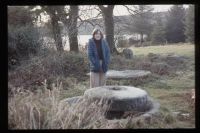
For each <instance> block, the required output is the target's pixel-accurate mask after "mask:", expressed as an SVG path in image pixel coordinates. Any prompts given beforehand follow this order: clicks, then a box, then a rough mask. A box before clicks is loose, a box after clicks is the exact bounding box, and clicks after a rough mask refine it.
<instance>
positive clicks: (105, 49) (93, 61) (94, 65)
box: [87, 38, 110, 73]
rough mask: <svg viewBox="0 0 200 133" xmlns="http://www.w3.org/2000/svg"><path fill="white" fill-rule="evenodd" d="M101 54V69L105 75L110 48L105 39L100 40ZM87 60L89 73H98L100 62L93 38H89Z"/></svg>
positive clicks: (108, 62)
mask: <svg viewBox="0 0 200 133" xmlns="http://www.w3.org/2000/svg"><path fill="white" fill-rule="evenodd" d="M101 46H102V53H103V62H102V69H103V72H104V73H106V72H107V71H108V65H109V64H110V48H109V46H108V43H107V41H106V40H105V39H101ZM87 53H88V59H89V62H90V71H92V72H100V61H99V56H98V53H97V48H96V45H95V42H94V39H93V38H90V39H89V41H88V52H87Z"/></svg>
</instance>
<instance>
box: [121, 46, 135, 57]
mask: <svg viewBox="0 0 200 133" xmlns="http://www.w3.org/2000/svg"><path fill="white" fill-rule="evenodd" d="M123 55H124V57H125V58H126V59H133V51H132V50H131V49H128V48H126V49H124V50H123Z"/></svg>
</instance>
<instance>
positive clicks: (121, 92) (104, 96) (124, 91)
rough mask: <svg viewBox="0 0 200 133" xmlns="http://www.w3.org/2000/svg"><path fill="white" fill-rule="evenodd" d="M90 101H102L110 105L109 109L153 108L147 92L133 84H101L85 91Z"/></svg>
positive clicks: (140, 109) (135, 109)
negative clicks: (132, 85)
mask: <svg viewBox="0 0 200 133" xmlns="http://www.w3.org/2000/svg"><path fill="white" fill-rule="evenodd" d="M84 98H85V99H86V100H88V101H89V102H94V101H101V102H102V104H108V105H109V109H108V110H109V111H123V112H124V111H138V112H145V111H146V110H149V108H151V106H152V103H151V102H150V101H149V99H148V95H147V92H146V91H144V90H142V89H139V88H136V87H131V86H100V87H95V88H91V89H88V90H86V91H85V93H84Z"/></svg>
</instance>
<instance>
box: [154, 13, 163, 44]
mask: <svg viewBox="0 0 200 133" xmlns="http://www.w3.org/2000/svg"><path fill="white" fill-rule="evenodd" d="M155 18H156V23H155V26H154V29H153V32H152V34H151V40H152V43H155V44H160V43H165V42H166V39H165V28H164V24H163V21H162V18H161V17H160V16H156V17H155Z"/></svg>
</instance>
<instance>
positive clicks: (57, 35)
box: [45, 7, 64, 52]
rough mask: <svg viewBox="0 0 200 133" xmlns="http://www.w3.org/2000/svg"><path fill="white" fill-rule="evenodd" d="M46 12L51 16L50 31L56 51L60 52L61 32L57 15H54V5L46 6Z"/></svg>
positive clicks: (61, 48) (61, 47) (62, 49)
mask: <svg viewBox="0 0 200 133" xmlns="http://www.w3.org/2000/svg"><path fill="white" fill-rule="evenodd" d="M45 10H46V12H47V13H48V14H49V16H50V18H51V25H52V31H53V37H54V40H55V43H56V48H57V51H59V52H62V51H64V48H63V45H62V38H61V32H60V27H59V24H58V20H59V18H58V16H57V15H56V10H55V8H54V7H46V8H45Z"/></svg>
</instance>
